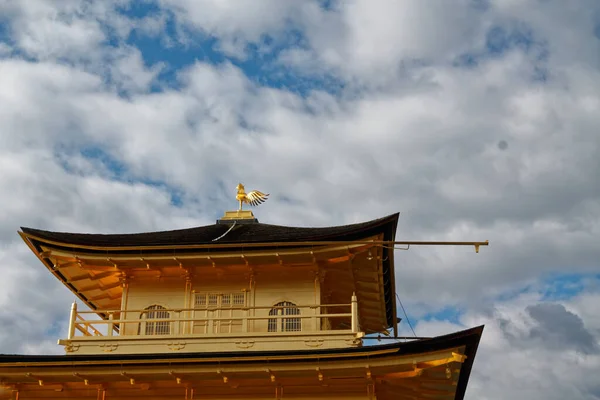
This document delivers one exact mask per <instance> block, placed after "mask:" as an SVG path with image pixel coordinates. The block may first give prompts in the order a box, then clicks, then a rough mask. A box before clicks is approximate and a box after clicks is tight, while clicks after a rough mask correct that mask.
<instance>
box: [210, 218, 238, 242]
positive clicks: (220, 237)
mask: <svg viewBox="0 0 600 400" xmlns="http://www.w3.org/2000/svg"><path fill="white" fill-rule="evenodd" d="M235 224H237V221H233V225H231V227H230V228H229V229H227V232H225V233H224V234H222V235H221V236H219V237H218V238H214V239H213V240H212V241H213V242H216V241H217V240H219V239H222V238H223V237H225V235H227V234H228V233H229V232H231V230H232V229H233V228H234V227H235Z"/></svg>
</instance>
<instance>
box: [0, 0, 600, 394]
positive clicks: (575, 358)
mask: <svg viewBox="0 0 600 400" xmlns="http://www.w3.org/2000/svg"><path fill="white" fill-rule="evenodd" d="M599 127H600V2H598V0H569V1H563V0H453V1H450V0H389V1H384V0H353V1H350V0H348V1H342V0H338V1H336V0H332V1H323V0H321V1H316V0H302V1H291V0H290V1H285V0H284V1H282V0H229V1H226V0H154V1H152V0H148V1H140V0H138V1H129V0H106V1H102V2H94V1H88V0H0V210H1V212H0V241H1V242H0V268H1V270H2V279H1V281H0V305H1V307H0V352H2V353H61V352H62V348H59V347H58V346H57V345H56V339H57V338H59V337H61V338H62V337H65V336H66V319H67V317H68V310H69V304H70V302H71V301H72V300H73V296H72V295H71V294H70V292H69V291H68V290H67V289H65V288H64V287H63V286H61V285H60V284H59V283H58V282H55V280H54V278H52V277H51V276H50V274H49V273H48V272H47V271H46V270H45V268H44V267H43V266H42V265H41V264H40V263H39V262H38V261H37V260H36V259H35V258H34V256H33V255H32V254H31V253H30V251H29V249H28V248H27V247H26V246H25V244H24V243H23V242H22V241H21V240H20V238H19V237H18V235H17V231H18V229H19V227H20V226H29V227H35V228H42V229H49V230H58V231H78V232H103V233H108V232H136V231H148V230H159V229H176V228H183V227H191V226H197V225H203V224H208V223H212V222H214V220H215V219H216V218H217V217H219V216H220V215H221V214H222V212H223V211H224V210H225V209H231V208H233V207H235V202H234V201H233V197H232V196H233V195H234V188H235V185H236V184H237V183H238V181H241V182H244V183H245V184H246V185H247V187H248V188H250V189H252V188H257V189H260V190H263V191H265V192H270V193H271V197H270V200H269V201H268V202H267V203H266V204H265V205H263V206H261V208H260V209H258V210H256V212H255V213H256V215H257V216H258V218H259V219H260V220H261V222H267V223H275V224H287V225H298V226H324V225H331V224H344V223H352V222H359V221H363V220H368V219H371V218H377V217H381V216H384V215H387V214H390V213H394V212H397V211H400V212H401V213H402V214H401V219H400V224H399V229H398V235H397V236H398V239H412V240H486V239H489V240H490V242H491V245H490V247H489V248H482V249H481V252H480V254H475V253H474V251H473V249H472V248H431V247H428V248H411V249H410V251H398V254H397V255H396V257H397V272H396V276H397V279H398V280H397V286H398V291H399V294H400V296H401V299H402V301H403V303H404V305H405V307H406V308H407V310H408V313H409V316H410V317H411V319H412V322H413V325H414V327H415V330H416V332H417V334H418V335H422V336H426V335H435V334H441V333H448V332H452V331H456V330H460V329H464V328H468V327H472V326H476V325H479V324H485V325H486V328H485V332H484V337H483V340H482V344H481V346H480V350H479V353H478V358H477V361H476V363H475V369H474V372H473V374H472V378H471V382H470V387H469V390H468V398H470V399H506V398H511V399H573V400H577V399H599V398H600V379H599V378H598V371H600V244H599V242H600V240H599V239H600V157H599V154H600V134H599V133H598V129H599ZM402 332H403V333H408V332H409V330H408V328H407V326H406V324H405V323H402Z"/></svg>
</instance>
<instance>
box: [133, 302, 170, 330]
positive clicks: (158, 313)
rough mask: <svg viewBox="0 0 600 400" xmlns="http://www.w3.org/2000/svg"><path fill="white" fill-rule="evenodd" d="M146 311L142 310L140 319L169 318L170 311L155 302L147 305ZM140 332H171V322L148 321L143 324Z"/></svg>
mask: <svg viewBox="0 0 600 400" xmlns="http://www.w3.org/2000/svg"><path fill="white" fill-rule="evenodd" d="M146 310H147V311H145V312H143V313H142V315H141V317H142V319H159V318H165V319H168V318H170V316H171V315H170V313H169V312H168V311H167V310H166V309H165V308H164V307H163V306H159V305H157V304H155V305H153V306H150V307H147V308H146ZM143 325H144V326H143V328H142V327H141V326H140V328H142V329H141V330H142V332H144V334H145V335H168V334H170V333H171V332H170V331H171V324H170V323H169V322H168V321H165V322H162V321H148V322H145V323H144V324H143Z"/></svg>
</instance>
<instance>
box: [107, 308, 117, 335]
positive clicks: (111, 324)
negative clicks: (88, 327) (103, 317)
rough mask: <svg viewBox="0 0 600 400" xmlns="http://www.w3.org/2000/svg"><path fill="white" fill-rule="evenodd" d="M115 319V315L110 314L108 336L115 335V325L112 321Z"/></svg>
mask: <svg viewBox="0 0 600 400" xmlns="http://www.w3.org/2000/svg"><path fill="white" fill-rule="evenodd" d="M114 318H115V314H114V313H112V312H110V313H108V321H109V323H108V336H112V335H113V330H114V328H115V325H114V324H113V322H112V320H113V319H114Z"/></svg>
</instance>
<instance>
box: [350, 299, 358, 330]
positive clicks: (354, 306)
mask: <svg viewBox="0 0 600 400" xmlns="http://www.w3.org/2000/svg"><path fill="white" fill-rule="evenodd" d="M350 312H351V314H352V323H351V325H352V333H358V299H357V298H356V293H352V305H351V306H350Z"/></svg>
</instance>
